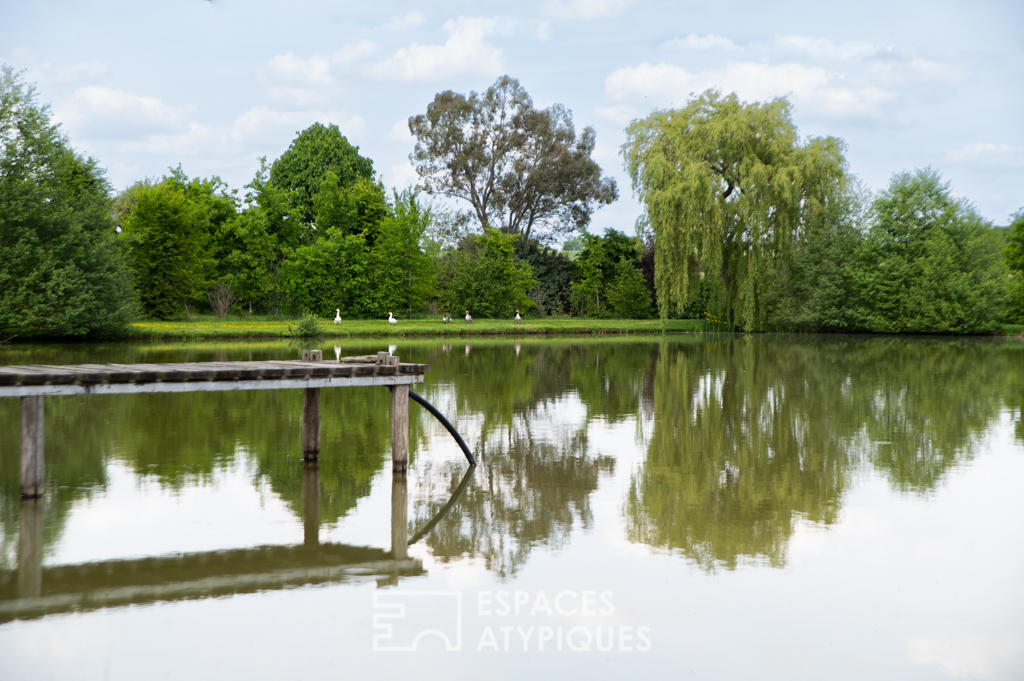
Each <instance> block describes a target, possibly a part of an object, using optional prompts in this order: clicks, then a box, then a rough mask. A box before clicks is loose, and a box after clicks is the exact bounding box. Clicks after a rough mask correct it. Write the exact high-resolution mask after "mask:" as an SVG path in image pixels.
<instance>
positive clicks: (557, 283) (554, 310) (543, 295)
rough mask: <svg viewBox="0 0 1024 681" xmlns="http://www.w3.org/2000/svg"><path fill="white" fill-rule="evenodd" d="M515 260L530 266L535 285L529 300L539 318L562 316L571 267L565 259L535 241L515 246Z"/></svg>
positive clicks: (567, 301)
mask: <svg viewBox="0 0 1024 681" xmlns="http://www.w3.org/2000/svg"><path fill="white" fill-rule="evenodd" d="M515 254H516V259H517V260H520V261H522V262H525V263H527V264H529V265H530V268H531V269H532V270H533V279H534V281H536V282H537V285H536V286H535V287H534V288H533V290H532V291H530V298H531V299H532V300H533V302H534V304H535V305H536V306H537V312H538V313H539V314H540V315H541V316H545V315H555V314H565V313H566V312H568V311H569V285H570V284H571V282H572V273H573V263H572V261H571V260H569V258H568V257H567V256H566V255H565V253H560V252H559V251H556V250H554V249H551V248H548V247H546V246H541V245H540V244H539V243H537V242H536V241H533V240H530V241H523V240H522V239H519V240H517V241H516V242H515Z"/></svg>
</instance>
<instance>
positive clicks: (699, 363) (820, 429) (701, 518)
mask: <svg viewBox="0 0 1024 681" xmlns="http://www.w3.org/2000/svg"><path fill="white" fill-rule="evenodd" d="M1022 360H1024V353H1021V352H1020V351H1019V346H1018V347H1014V346H1007V345H1001V344H998V343H993V342H990V341H977V340H965V341H959V342H957V341H948V340H941V341H929V340H919V339H906V338H886V339H868V338H835V337H832V338H800V337H781V338H780V337H766V336H758V337H735V336H730V337H725V336H723V337H722V338H721V340H717V341H712V342H706V341H702V340H697V339H695V341H694V342H689V343H682V344H679V345H676V344H669V343H666V344H664V345H663V346H662V348H661V350H660V356H659V358H658V361H657V364H656V368H655V377H654V409H653V411H654V417H653V419H654V424H653V435H652V437H651V441H650V443H649V445H648V448H647V456H646V460H645V462H644V464H643V466H642V467H641V468H640V470H639V471H638V472H637V473H636V474H635V475H634V476H633V479H632V483H631V486H630V490H629V493H628V497H627V501H626V505H625V517H626V523H627V534H628V536H629V538H630V539H631V540H632V541H635V542H641V543H645V544H649V545H651V546H655V547H659V548H668V549H674V550H678V551H680V552H681V553H682V554H683V555H685V556H687V557H688V558H690V559H691V560H693V561H694V562H695V563H696V564H697V565H699V566H700V567H702V568H704V569H706V570H714V569H716V568H727V569H731V568H735V567H736V565H737V564H739V563H740V562H744V561H754V562H764V563H767V564H769V565H773V566H781V565H783V564H784V563H785V560H786V546H787V542H788V540H789V537H790V536H791V535H792V533H793V529H794V523H795V521H796V519H797V518H804V519H806V520H809V521H812V522H816V523H821V524H824V525H828V524H831V523H834V522H835V521H836V520H837V519H838V516H839V512H840V505H841V501H842V496H843V494H844V492H845V491H846V490H847V489H848V488H849V485H850V478H851V476H852V474H853V473H854V471H855V470H857V468H858V466H859V465H860V464H861V463H862V462H869V463H870V464H872V466H873V468H874V470H876V471H878V472H879V473H881V474H882V475H883V476H885V477H886V478H887V479H888V480H889V481H890V483H891V484H892V485H893V486H894V487H896V488H897V489H899V490H902V491H907V492H912V493H917V494H927V493H929V492H931V491H932V490H934V489H935V486H936V485H937V484H938V483H939V482H940V481H941V479H942V477H943V475H944V474H945V473H946V471H948V470H949V469H950V468H952V467H953V466H956V465H957V464H959V463H962V462H964V461H966V460H969V459H970V458H971V457H972V456H973V455H974V453H975V451H976V449H977V447H978V444H979V442H980V441H981V439H982V438H983V436H984V435H985V434H986V432H987V430H988V429H989V428H990V427H991V425H992V424H993V423H994V422H995V421H996V419H998V418H999V413H1000V410H1001V409H1003V408H1005V407H1007V406H1012V402H1013V400H1014V399H1019V398H1018V397H1016V396H1018V395H1020V391H1021V386H1022V380H1024V379H1022V377H1024V361H1022ZM1016 413H1017V418H1019V413H1020V412H1019V408H1017V411H1016Z"/></svg>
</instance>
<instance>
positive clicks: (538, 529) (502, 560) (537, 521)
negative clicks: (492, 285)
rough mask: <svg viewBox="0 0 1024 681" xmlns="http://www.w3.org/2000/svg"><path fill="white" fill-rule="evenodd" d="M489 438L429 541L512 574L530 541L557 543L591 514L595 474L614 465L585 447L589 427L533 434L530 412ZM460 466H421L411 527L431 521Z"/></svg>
mask: <svg viewBox="0 0 1024 681" xmlns="http://www.w3.org/2000/svg"><path fill="white" fill-rule="evenodd" d="M524 416H526V417H527V418H525V419H524V420H523V421H522V422H521V423H520V424H519V425H517V426H516V427H513V428H512V429H510V430H509V431H507V433H506V435H507V438H500V437H496V438H491V439H490V440H489V441H488V442H487V443H485V445H484V446H483V447H481V448H480V449H478V451H477V455H478V459H479V461H480V462H481V463H480V469H479V470H478V471H477V472H476V473H475V475H474V476H473V480H472V482H471V483H470V486H469V488H468V489H467V490H466V492H465V494H464V495H463V496H462V497H461V499H460V500H459V503H458V508H457V510H456V511H455V512H453V513H449V514H447V515H446V516H445V517H444V518H443V519H442V520H441V522H440V523H438V525H437V526H436V527H435V528H434V529H433V531H432V532H431V533H430V534H429V535H427V538H426V543H427V545H428V546H430V548H431V550H432V552H433V554H434V556H435V557H436V558H438V559H440V560H442V561H445V562H447V561H449V560H452V559H456V558H460V557H463V556H468V557H471V558H478V557H479V558H483V559H484V561H485V562H486V565H487V568H488V569H490V570H493V571H494V572H496V573H497V574H498V575H500V576H501V577H508V576H510V575H514V574H515V573H516V572H517V571H518V570H519V569H520V568H521V567H522V566H523V565H524V564H525V563H526V560H527V558H528V557H529V555H530V552H531V551H532V550H533V548H534V547H535V546H538V545H544V546H547V547H549V548H559V547H561V546H563V545H565V543H566V542H567V541H568V538H569V535H570V534H571V532H572V530H573V528H574V527H577V526H578V527H580V528H587V527H589V526H590V525H591V523H592V521H593V511H592V510H591V507H590V494H591V493H592V492H593V491H594V490H595V489H597V482H598V476H599V474H601V473H609V472H611V470H612V469H613V467H614V460H613V459H612V458H610V457H593V456H590V455H588V453H587V449H588V446H587V438H586V431H585V430H584V431H579V432H573V433H564V434H562V435H561V436H559V437H555V438H545V439H539V438H535V437H534V436H533V435H532V434H531V432H530V427H529V426H528V425H526V424H527V423H528V422H529V421H530V419H529V415H524ZM464 473H465V467H464V466H463V465H461V464H454V465H444V466H440V467H438V468H437V469H436V470H435V469H433V468H432V467H424V469H423V471H422V474H421V476H422V480H423V482H422V489H421V494H420V496H419V498H418V499H417V500H416V501H415V502H414V504H413V510H412V518H413V520H412V528H413V529H414V530H415V528H417V527H420V526H422V525H424V524H425V523H426V522H428V521H429V520H430V519H431V518H432V517H433V516H434V515H436V514H437V512H438V511H439V510H440V509H441V507H442V506H444V505H445V503H446V502H447V498H448V496H450V495H451V493H452V492H454V491H455V489H456V488H457V487H458V485H459V483H460V482H461V480H462V476H463V474H464Z"/></svg>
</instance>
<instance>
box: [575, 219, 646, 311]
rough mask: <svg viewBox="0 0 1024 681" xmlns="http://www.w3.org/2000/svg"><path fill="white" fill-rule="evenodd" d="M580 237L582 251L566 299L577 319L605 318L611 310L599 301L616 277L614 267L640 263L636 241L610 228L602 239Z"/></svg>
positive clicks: (577, 259)
mask: <svg viewBox="0 0 1024 681" xmlns="http://www.w3.org/2000/svg"><path fill="white" fill-rule="evenodd" d="M581 237H582V239H583V249H582V250H581V251H580V252H579V255H578V256H577V258H576V263H575V268H574V272H573V281H572V285H571V287H570V291H571V293H570V295H569V299H570V303H571V306H572V311H573V314H577V315H581V316H583V315H585V316H589V317H599V316H602V315H603V316H607V315H608V313H609V312H610V311H611V310H610V309H609V307H608V305H607V301H605V300H603V299H604V298H605V297H606V295H607V291H606V289H607V287H609V286H610V285H611V284H612V283H613V282H614V281H615V279H616V277H617V276H618V272H617V270H616V267H617V265H618V263H620V262H622V261H626V262H628V263H629V264H630V265H633V266H635V265H638V264H639V263H640V250H639V248H638V245H637V240H636V239H634V238H631V237H628V236H626V235H625V234H623V233H622V232H620V231H618V230H615V229H611V228H608V229H606V230H605V231H604V236H595V235H593V234H588V233H585V232H584V233H583V234H581ZM642 276H643V275H642V274H641V278H642Z"/></svg>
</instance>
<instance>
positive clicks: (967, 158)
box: [946, 142, 1024, 168]
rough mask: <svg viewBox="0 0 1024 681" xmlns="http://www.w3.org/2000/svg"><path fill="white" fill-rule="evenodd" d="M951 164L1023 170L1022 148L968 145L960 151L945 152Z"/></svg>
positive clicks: (1006, 145)
mask: <svg viewBox="0 0 1024 681" xmlns="http://www.w3.org/2000/svg"><path fill="white" fill-rule="evenodd" d="M946 158H947V159H948V160H949V161H952V162H953V163H963V164H964V165H977V166H982V167H985V168H992V167H1001V168H1007V167H1009V168H1024V147H1012V146H1010V145H1009V144H988V143H984V142H983V143H980V144H968V145H967V146H965V147H963V148H962V149H957V150H956V151H948V152H946Z"/></svg>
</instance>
